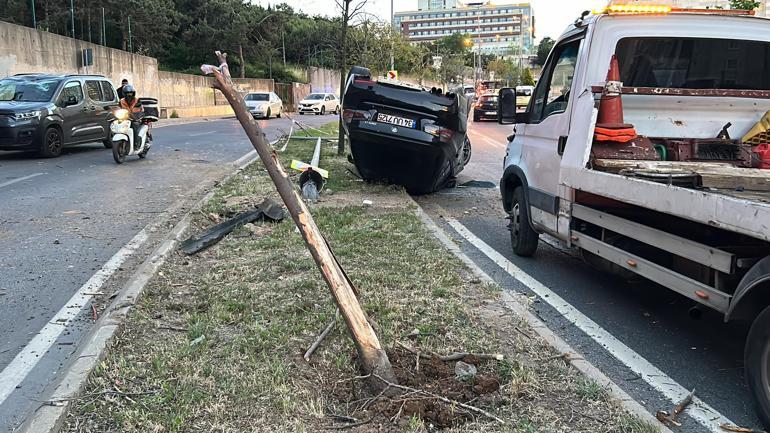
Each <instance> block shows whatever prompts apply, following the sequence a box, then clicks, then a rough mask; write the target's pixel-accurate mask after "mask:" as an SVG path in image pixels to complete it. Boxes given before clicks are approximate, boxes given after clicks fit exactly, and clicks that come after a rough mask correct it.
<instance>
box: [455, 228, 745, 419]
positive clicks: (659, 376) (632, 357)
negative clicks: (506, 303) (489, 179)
mask: <svg viewBox="0 0 770 433" xmlns="http://www.w3.org/2000/svg"><path fill="white" fill-rule="evenodd" d="M445 219H446V221H447V223H449V225H450V226H452V228H453V229H455V230H456V231H457V233H459V234H460V235H461V236H462V237H463V238H465V239H466V240H467V241H468V242H470V243H471V245H473V246H474V247H476V248H477V249H478V250H479V251H481V252H482V253H484V255H486V256H487V257H488V258H489V259H490V260H492V261H493V262H494V263H495V264H496V265H497V266H499V267H501V268H502V269H503V270H505V272H507V273H508V274H510V275H511V276H512V277H513V278H515V279H517V280H518V281H519V282H521V283H522V284H524V285H525V286H527V287H529V288H530V289H531V290H532V291H533V292H534V293H535V294H536V295H537V296H538V297H540V299H541V300H542V301H543V302H546V303H548V305H550V306H551V307H553V309H554V310H556V311H557V312H559V314H561V315H562V316H564V318H565V319H567V320H569V321H570V322H571V323H572V324H573V325H575V327H577V328H578V329H580V330H581V331H583V332H584V333H586V334H587V335H588V336H589V337H591V338H592V339H593V340H594V341H596V342H597V343H598V344H599V345H600V346H602V347H604V348H605V349H606V350H607V352H609V353H610V354H611V355H612V356H614V357H615V358H616V359H617V360H618V361H620V362H622V363H623V364H625V365H626V367H628V368H629V369H630V370H631V371H633V372H634V373H636V374H637V375H639V376H640V377H641V378H642V379H643V380H644V381H645V382H647V383H648V384H649V385H650V386H652V387H653V388H655V389H656V390H657V391H658V392H660V393H661V394H663V396H665V397H666V398H667V399H669V400H670V401H671V402H672V403H674V404H676V403H678V402H680V401H681V400H682V399H683V398H685V396H687V394H689V393H690V391H688V390H687V389H685V388H684V387H683V386H682V385H680V384H679V383H677V382H676V381H674V379H672V378H670V377H668V376H667V375H666V374H665V373H664V372H662V371H661V370H660V369H659V368H658V367H655V366H654V365H652V364H651V363H650V362H649V361H647V360H646V359H644V358H643V357H642V356H641V355H639V354H638V353H636V352H634V351H633V350H632V349H631V348H630V347H628V346H626V345H625V344H623V343H622V342H621V341H620V340H618V339H617V338H615V336H613V335H612V334H610V333H609V332H607V331H606V330H605V329H604V328H602V327H601V326H599V325H598V324H597V323H596V322H594V321H593V320H591V319H590V318H588V316H586V315H585V314H583V313H581V312H580V311H579V310H578V309H576V308H575V307H573V306H572V305H571V304H570V303H568V302H567V301H565V300H564V299H562V297H561V296H559V295H557V294H556V293H554V292H553V291H552V290H551V289H549V288H548V287H546V286H545V285H544V284H542V283H541V282H540V281H538V280H536V279H535V278H533V277H532V276H530V275H529V274H527V273H526V272H524V271H523V270H522V269H521V268H519V267H518V266H516V265H514V264H513V263H511V261H510V260H508V259H506V258H505V257H504V256H503V255H502V254H500V253H498V252H497V251H496V250H495V249H494V248H492V247H490V246H489V245H487V244H486V243H485V242H484V241H482V240H481V239H479V238H478V237H477V236H476V235H474V234H473V233H471V231H470V230H468V229H467V228H466V227H465V226H464V225H462V224H461V223H460V222H459V221H457V220H455V219H454V218H451V217H445ZM686 413H687V414H688V415H689V416H690V417H692V418H693V419H695V420H696V421H697V422H699V423H700V424H701V425H703V426H704V427H706V428H708V429H709V431H711V432H714V433H723V432H724V430H722V429H721V428H720V427H719V425H720V424H723V423H727V424H734V423H733V422H732V421H730V420H729V419H727V417H725V416H724V415H722V414H721V413H719V412H718V411H717V410H716V409H714V408H712V407H711V406H709V405H708V404H706V403H705V402H703V401H702V400H700V399H699V398H697V397H695V398H694V399H693V404H692V405H690V406H689V407H688V408H687V410H686Z"/></svg>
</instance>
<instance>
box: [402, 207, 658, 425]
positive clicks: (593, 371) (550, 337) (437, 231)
mask: <svg viewBox="0 0 770 433" xmlns="http://www.w3.org/2000/svg"><path fill="white" fill-rule="evenodd" d="M412 201H413V202H414V204H415V206H417V208H416V213H417V216H418V217H419V218H420V220H422V222H423V223H424V224H425V226H426V227H427V228H428V230H430V231H431V233H433V235H434V236H436V238H437V239H438V240H439V241H440V242H441V243H442V244H443V245H444V246H445V247H446V248H447V249H448V250H449V251H451V252H452V253H453V254H454V255H455V256H456V257H457V258H458V259H460V261H462V262H463V263H464V264H465V265H466V266H467V267H468V268H469V269H470V270H471V271H473V273H474V274H475V275H476V276H477V277H478V278H480V279H481V280H482V281H484V282H486V283H489V284H494V285H497V283H496V282H495V281H494V280H493V279H492V277H490V276H489V275H487V273H486V272H484V270H483V269H481V268H480V267H479V266H478V265H476V263H474V262H473V260H471V258H470V257H468V256H467V255H466V254H465V253H464V252H462V250H460V248H459V247H458V246H457V245H456V244H455V243H454V242H453V241H452V239H451V238H450V237H449V235H447V234H446V232H445V231H444V230H443V229H442V228H441V227H439V226H438V225H437V224H436V223H435V222H434V221H433V219H431V217H430V216H429V215H428V214H427V213H426V212H425V211H424V210H423V208H422V207H421V206H420V205H419V203H417V202H416V201H414V199H412ZM501 293H502V295H501V300H502V302H503V304H504V305H505V306H506V307H507V308H509V309H510V310H511V311H512V312H513V313H514V314H516V315H517V316H518V317H520V318H521V319H522V320H524V321H525V322H527V324H528V325H529V326H530V327H531V328H532V329H533V330H534V331H535V332H536V333H537V334H538V335H539V336H540V337H541V338H543V340H545V341H546V343H548V344H549V345H551V346H552V347H553V348H554V349H556V350H557V351H559V352H560V353H567V354H569V363H570V364H571V365H572V366H573V367H575V368H576V369H577V370H578V371H580V372H581V373H583V374H584V375H585V376H586V377H588V378H590V379H592V380H594V381H596V382H597V383H599V384H601V385H602V386H603V387H604V388H605V389H607V390H608V391H609V393H610V395H611V396H612V397H613V398H614V399H615V400H616V401H618V403H620V405H621V406H622V407H623V408H624V409H625V410H626V411H628V412H629V413H630V414H632V415H635V416H637V417H639V418H641V419H642V420H643V421H645V422H647V423H649V424H650V425H653V426H656V427H658V428H659V429H660V431H661V433H673V432H672V431H671V429H669V428H668V427H666V426H664V425H662V424H661V423H660V421H658V420H657V418H655V416H654V415H652V414H651V413H650V412H649V411H647V409H645V408H644V406H642V405H641V404H640V403H639V402H637V401H636V400H634V399H633V398H632V397H631V396H630V395H628V393H626V392H625V391H624V390H623V389H622V388H620V387H619V386H618V385H617V384H616V383H615V382H613V381H612V379H610V378H609V377H607V376H606V375H605V374H604V373H602V372H601V370H599V369H598V368H597V367H596V366H594V365H593V364H591V363H590V362H588V361H587V360H586V359H585V358H583V357H582V356H581V355H580V353H579V352H578V351H577V350H575V349H574V348H572V346H570V345H569V343H567V342H566V341H564V340H563V339H562V338H561V337H559V336H558V335H556V334H555V333H554V332H553V331H551V330H550V329H549V328H548V326H547V325H546V324H545V323H543V322H542V321H541V320H540V319H538V318H537V317H536V316H535V315H534V314H532V313H531V312H530V311H529V308H528V307H527V306H526V305H524V304H522V303H521V302H519V300H518V299H516V297H514V296H513V295H512V294H511V293H510V292H509V291H506V290H503V291H502V292H501Z"/></svg>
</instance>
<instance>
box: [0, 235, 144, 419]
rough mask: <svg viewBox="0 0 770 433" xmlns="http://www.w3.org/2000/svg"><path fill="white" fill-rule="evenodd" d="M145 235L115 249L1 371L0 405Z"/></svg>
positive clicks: (133, 251) (134, 249) (141, 241)
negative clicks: (113, 253) (116, 250)
mask: <svg viewBox="0 0 770 433" xmlns="http://www.w3.org/2000/svg"><path fill="white" fill-rule="evenodd" d="M147 238H148V235H147V232H146V231H145V230H144V229H142V230H141V231H140V232H139V233H137V234H136V236H134V237H133V239H131V240H130V241H129V242H128V243H127V244H126V245H124V246H123V248H121V249H120V250H118V252H117V253H115V255H113V256H112V257H111V258H110V260H108V261H107V263H105V264H104V266H102V268H101V269H99V271H97V272H96V273H95V274H94V275H93V276H92V277H91V278H89V280H88V281H86V283H85V284H83V285H82V286H81V287H80V289H78V291H77V292H76V293H75V294H74V295H73V296H72V297H71V298H70V300H69V301H67V303H66V304H65V305H64V306H63V307H62V308H61V309H60V310H59V312H58V313H56V315H55V316H53V318H52V319H51V320H50V321H49V322H48V323H47V324H46V325H45V326H44V327H43V329H41V330H40V332H38V333H37V335H35V337H34V338H32V340H30V342H29V343H27V345H26V346H24V348H23V349H21V352H19V353H18V354H17V355H16V357H15V358H13V360H12V361H11V362H10V363H9V364H8V365H7V366H6V367H5V368H4V369H3V371H2V372H0V405H1V404H3V402H5V400H6V399H7V398H8V396H9V395H11V393H12V392H13V391H14V390H15V389H16V387H17V386H19V385H20V384H21V382H22V381H24V379H25V378H26V377H27V375H28V374H29V372H30V371H32V369H33V368H35V366H36V365H37V363H38V362H40V360H41V359H43V355H45V353H46V352H47V351H48V350H50V349H51V346H53V344H54V343H55V342H56V340H57V339H58V338H59V336H60V335H61V333H62V332H64V330H65V329H66V328H67V326H68V325H69V324H70V322H71V321H72V319H74V318H75V317H76V316H77V315H78V314H80V312H81V311H83V309H85V308H86V306H87V305H88V303H89V301H91V299H92V298H93V297H94V293H95V292H98V291H99V288H100V287H101V286H102V284H104V282H105V281H107V280H108V279H109V278H110V277H111V276H112V274H113V273H115V271H117V270H118V268H120V266H121V265H122V264H123V262H125V261H126V259H128V258H129V257H130V256H131V255H132V254H134V253H135V252H136V250H137V249H139V247H141V246H142V244H144V243H145V241H147Z"/></svg>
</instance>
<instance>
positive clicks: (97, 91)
mask: <svg viewBox="0 0 770 433" xmlns="http://www.w3.org/2000/svg"><path fill="white" fill-rule="evenodd" d="M86 92H88V97H89V98H90V99H91V100H92V101H102V100H103V99H104V97H103V96H102V85H101V84H100V83H99V82H98V81H96V80H86Z"/></svg>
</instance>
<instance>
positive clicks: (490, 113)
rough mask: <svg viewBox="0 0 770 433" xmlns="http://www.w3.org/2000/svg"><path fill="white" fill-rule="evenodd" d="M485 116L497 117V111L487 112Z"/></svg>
mask: <svg viewBox="0 0 770 433" xmlns="http://www.w3.org/2000/svg"><path fill="white" fill-rule="evenodd" d="M487 114H488V115H490V116H491V115H493V114H494V115H497V111H487Z"/></svg>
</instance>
